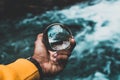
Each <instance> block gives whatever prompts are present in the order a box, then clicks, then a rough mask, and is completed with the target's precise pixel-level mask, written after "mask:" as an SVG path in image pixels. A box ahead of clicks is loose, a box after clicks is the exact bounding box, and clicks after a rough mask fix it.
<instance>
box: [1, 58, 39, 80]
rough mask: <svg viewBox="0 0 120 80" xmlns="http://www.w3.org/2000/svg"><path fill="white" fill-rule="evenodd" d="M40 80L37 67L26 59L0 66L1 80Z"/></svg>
mask: <svg viewBox="0 0 120 80" xmlns="http://www.w3.org/2000/svg"><path fill="white" fill-rule="evenodd" d="M39 78H40V75H39V72H38V69H37V68H36V66H35V65H34V64H33V63H31V62H30V61H28V60H26V59H18V60H16V61H15V62H13V63H11V64H8V65H0V80H39Z"/></svg>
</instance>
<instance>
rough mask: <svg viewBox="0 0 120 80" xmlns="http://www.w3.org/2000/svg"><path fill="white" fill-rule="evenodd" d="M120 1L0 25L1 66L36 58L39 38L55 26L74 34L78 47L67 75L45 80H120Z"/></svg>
mask: <svg viewBox="0 0 120 80" xmlns="http://www.w3.org/2000/svg"><path fill="white" fill-rule="evenodd" d="M119 8H120V0H90V1H87V2H83V3H77V4H75V5H71V6H69V7H66V8H64V9H62V10H50V11H46V12H45V13H43V14H41V15H32V14H31V13H28V15H27V16H25V17H23V18H21V19H18V20H13V21H10V20H6V21H1V22H0V35H1V37H0V44H1V45H0V48H1V49H0V63H4V64H6V63H10V62H12V61H14V60H15V59H17V58H20V57H25V58H26V57H28V56H30V55H32V53H33V49H34V41H35V39H36V35H37V34H38V33H41V32H42V31H43V29H44V28H45V27H46V26H48V25H49V24H51V23H54V22H60V23H63V24H65V25H67V26H68V27H70V29H71V30H72V33H73V35H74V38H75V40H76V47H75V49H74V51H73V52H72V55H71V56H70V59H69V61H68V64H67V66H66V68H65V70H64V71H63V72H61V73H60V74H58V75H57V76H54V77H50V78H45V80H120V39H119V38H120V9H119Z"/></svg>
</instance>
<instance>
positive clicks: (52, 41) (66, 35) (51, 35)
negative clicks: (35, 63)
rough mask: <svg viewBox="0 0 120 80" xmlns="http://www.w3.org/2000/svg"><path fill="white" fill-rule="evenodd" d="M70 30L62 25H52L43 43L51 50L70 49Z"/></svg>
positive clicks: (47, 30) (46, 31) (47, 29)
mask: <svg viewBox="0 0 120 80" xmlns="http://www.w3.org/2000/svg"><path fill="white" fill-rule="evenodd" d="M71 37H72V33H71V31H70V29H69V28H68V27H66V26H64V25H62V24H60V23H55V24H51V25H50V26H48V27H47V28H46V29H45V31H44V34H43V42H44V43H45V45H46V47H47V48H48V49H49V50H53V51H58V50H64V49H68V48H70V38H71Z"/></svg>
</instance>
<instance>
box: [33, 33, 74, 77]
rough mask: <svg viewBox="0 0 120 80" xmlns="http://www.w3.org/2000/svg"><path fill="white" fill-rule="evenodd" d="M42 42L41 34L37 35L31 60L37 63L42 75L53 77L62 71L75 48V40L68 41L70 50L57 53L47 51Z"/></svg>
mask: <svg viewBox="0 0 120 80" xmlns="http://www.w3.org/2000/svg"><path fill="white" fill-rule="evenodd" d="M42 40H43V34H39V35H38V36H37V40H36V41H35V49H34V54H33V56H32V58H34V59H35V60H37V61H38V62H39V64H40V66H41V67H42V70H43V72H44V75H47V76H50V75H55V74H57V73H58V72H60V71H62V70H63V69H64V67H65V65H66V63H67V60H68V57H69V56H70V53H71V52H72V50H73V48H74V46H75V40H74V39H73V38H72V39H71V40H70V42H71V47H70V49H68V50H61V51H57V52H55V51H49V50H47V49H46V47H45V45H44V44H43V42H42Z"/></svg>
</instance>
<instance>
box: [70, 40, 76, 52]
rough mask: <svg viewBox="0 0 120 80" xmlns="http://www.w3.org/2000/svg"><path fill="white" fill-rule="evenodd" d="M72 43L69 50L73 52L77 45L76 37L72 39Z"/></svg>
mask: <svg viewBox="0 0 120 80" xmlns="http://www.w3.org/2000/svg"><path fill="white" fill-rule="evenodd" d="M70 45H71V47H70V49H69V51H70V52H72V51H73V49H74V47H75V45H76V42H75V39H73V38H71V39H70Z"/></svg>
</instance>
